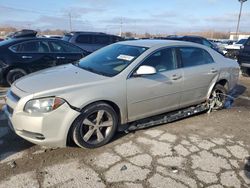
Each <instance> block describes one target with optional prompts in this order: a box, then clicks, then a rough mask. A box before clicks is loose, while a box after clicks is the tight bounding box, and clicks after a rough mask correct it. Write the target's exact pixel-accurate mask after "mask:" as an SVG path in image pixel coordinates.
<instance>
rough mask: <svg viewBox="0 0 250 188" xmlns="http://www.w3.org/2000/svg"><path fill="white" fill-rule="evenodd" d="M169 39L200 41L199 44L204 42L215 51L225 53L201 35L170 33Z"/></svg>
mask: <svg viewBox="0 0 250 188" xmlns="http://www.w3.org/2000/svg"><path fill="white" fill-rule="evenodd" d="M164 39H167V40H180V41H188V42H194V43H198V44H202V45H205V46H207V47H210V48H212V49H214V50H215V51H217V52H219V53H220V54H222V55H223V52H222V51H221V50H220V49H219V47H218V46H217V45H216V44H214V43H212V42H210V41H209V40H207V39H206V38H204V37H201V36H177V35H170V36H167V37H166V38H164Z"/></svg>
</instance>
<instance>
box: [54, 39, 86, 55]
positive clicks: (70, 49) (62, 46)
mask: <svg viewBox="0 0 250 188" xmlns="http://www.w3.org/2000/svg"><path fill="white" fill-rule="evenodd" d="M50 44H51V46H52V52H55V53H82V50H80V49H79V48H78V47H76V46H73V45H71V44H69V43H65V42H62V41H53V42H52V41H51V42H50Z"/></svg>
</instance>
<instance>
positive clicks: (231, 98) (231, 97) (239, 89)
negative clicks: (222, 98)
mask: <svg viewBox="0 0 250 188" xmlns="http://www.w3.org/2000/svg"><path fill="white" fill-rule="evenodd" d="M246 89H247V88H246V87H245V86H243V85H241V84H237V85H236V86H235V87H234V89H233V90H231V91H230V92H229V93H228V95H227V99H226V100H227V101H226V103H225V108H227V109H228V108H231V107H232V106H233V104H234V102H235V100H236V99H237V98H238V97H239V96H240V95H242V94H243V93H245V91H246Z"/></svg>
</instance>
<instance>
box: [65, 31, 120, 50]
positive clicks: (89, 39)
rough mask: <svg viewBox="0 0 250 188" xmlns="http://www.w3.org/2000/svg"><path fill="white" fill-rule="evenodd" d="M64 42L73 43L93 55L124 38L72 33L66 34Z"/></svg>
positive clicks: (101, 34) (80, 32) (96, 33)
mask: <svg viewBox="0 0 250 188" xmlns="http://www.w3.org/2000/svg"><path fill="white" fill-rule="evenodd" d="M62 40H65V41H68V42H70V43H73V44H75V45H77V46H79V47H80V48H82V49H83V50H85V51H87V52H89V53H92V52H94V51H96V50H98V49H100V48H102V47H104V46H107V45H109V44H112V43H115V42H119V41H122V40H123V38H121V37H119V36H115V35H109V34H105V33H98V32H82V31H78V32H70V33H66V34H65V35H64V37H63V38H62Z"/></svg>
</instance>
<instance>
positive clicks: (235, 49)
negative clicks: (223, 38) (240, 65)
mask: <svg viewBox="0 0 250 188" xmlns="http://www.w3.org/2000/svg"><path fill="white" fill-rule="evenodd" d="M246 41H247V39H240V40H239V41H238V42H236V43H234V44H231V45H228V46H225V50H226V53H225V56H226V57H229V58H231V59H236V58H237V56H238V54H239V51H240V48H241V47H242V46H243V45H244V44H245V42H246Z"/></svg>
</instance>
